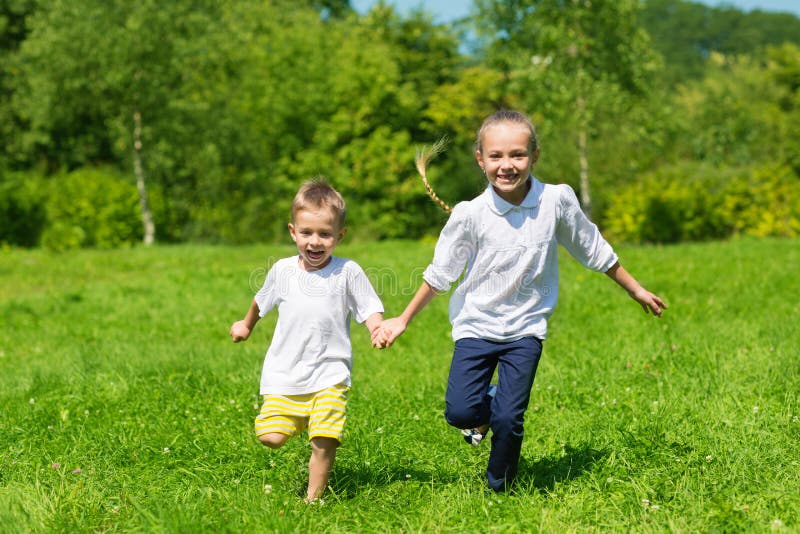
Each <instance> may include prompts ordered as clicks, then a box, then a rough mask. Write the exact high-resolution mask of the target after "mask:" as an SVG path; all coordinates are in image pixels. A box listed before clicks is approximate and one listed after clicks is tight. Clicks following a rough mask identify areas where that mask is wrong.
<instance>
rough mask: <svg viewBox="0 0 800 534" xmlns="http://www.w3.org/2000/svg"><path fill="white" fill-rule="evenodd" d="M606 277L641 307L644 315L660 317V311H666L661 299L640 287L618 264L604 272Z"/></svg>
mask: <svg viewBox="0 0 800 534" xmlns="http://www.w3.org/2000/svg"><path fill="white" fill-rule="evenodd" d="M606 275H608V277H609V278H611V279H612V280H614V281H615V282H616V283H617V284H619V285H620V287H622V289H624V290H625V291H627V292H628V294H629V295H630V296H631V298H632V299H633V300H635V301H636V302H638V303H639V304H640V305H641V307H642V309H643V310H644V312H645V313H647V312H652V313H653V315H655V316H658V317H661V310H666V309H667V305H666V304H664V301H663V300H661V297H659V296H658V295H654V294H653V293H651V292H649V291H648V290H646V289H645V288H644V287H642V286H641V284H639V282H637V281H636V279H635V278H634V277H633V276H631V274H630V273H629V272H628V271H626V270H625V268H624V267H623V266H622V265H620V263H619V262H616V263H615V264H614V265H612V266H611V268H610V269H609V270H607V271H606Z"/></svg>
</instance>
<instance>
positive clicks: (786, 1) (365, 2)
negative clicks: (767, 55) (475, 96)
mask: <svg viewBox="0 0 800 534" xmlns="http://www.w3.org/2000/svg"><path fill="white" fill-rule="evenodd" d="M386 1H387V2H388V3H390V4H393V5H394V6H395V7H396V8H397V9H398V11H400V12H401V13H404V12H406V11H407V10H409V9H412V8H416V7H419V6H424V8H425V10H426V11H429V12H431V13H432V14H433V15H434V20H435V21H436V22H446V21H448V20H452V19H455V18H459V17H463V16H465V15H467V14H468V13H469V8H470V6H471V5H472V2H471V1H470V0H386ZM700 1H701V2H702V3H704V4H708V5H710V6H733V7H736V8H739V9H741V10H743V11H750V10H753V9H760V10H762V11H779V12H785V13H793V14H795V15H797V16H800V0H700ZM374 3H375V0H350V5H352V6H353V7H354V8H355V9H356V11H358V12H360V13H365V12H366V11H368V10H369V7H370V6H371V5H372V4H374Z"/></svg>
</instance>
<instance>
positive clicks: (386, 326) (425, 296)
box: [372, 280, 438, 347]
mask: <svg viewBox="0 0 800 534" xmlns="http://www.w3.org/2000/svg"><path fill="white" fill-rule="evenodd" d="M437 294H438V291H437V290H436V289H434V288H433V287H432V286H431V285H430V284H429V283H428V282H426V281H424V280H423V281H422V285H421V286H420V287H419V289H418V290H417V293H416V294H415V295H414V297H413V298H412V299H411V302H409V303H408V306H406V309H405V310H403V313H401V314H400V316H399V317H394V318H392V319H386V320H385V321H383V323H381V328H380V329H379V330H377V331H376V332H375V333H373V335H372V344H373V345H374V346H376V347H377V346H380V347H390V346H391V345H392V343H394V341H395V339H397V338H398V337H400V335H401V334H402V333H403V332H405V330H406V327H407V326H408V324H409V323H410V322H411V320H412V319H414V316H415V315H417V314H418V313H419V312H420V311H422V309H423V308H424V307H425V306H427V305H428V303H429V302H430V301H431V300H432V299H433V297H435V296H436V295H437Z"/></svg>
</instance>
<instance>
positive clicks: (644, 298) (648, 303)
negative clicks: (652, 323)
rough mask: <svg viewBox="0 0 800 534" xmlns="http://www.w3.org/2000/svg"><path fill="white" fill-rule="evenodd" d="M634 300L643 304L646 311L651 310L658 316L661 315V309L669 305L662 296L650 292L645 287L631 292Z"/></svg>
mask: <svg viewBox="0 0 800 534" xmlns="http://www.w3.org/2000/svg"><path fill="white" fill-rule="evenodd" d="M630 295H631V297H632V298H633V300H635V301H636V302H638V303H639V305H641V307H642V309H643V310H644V312H645V313H648V312H651V313H652V314H653V315H655V316H656V317H661V311H662V310H666V309H667V305H666V304H665V303H664V301H663V300H661V297H659V296H658V295H655V294H653V293H650V292H649V291H648V290H646V289H645V288H643V287H640V288H639V289H638V290H637V291H635V292H633V293H631V294H630Z"/></svg>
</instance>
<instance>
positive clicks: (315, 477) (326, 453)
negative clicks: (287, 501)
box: [306, 437, 339, 502]
mask: <svg viewBox="0 0 800 534" xmlns="http://www.w3.org/2000/svg"><path fill="white" fill-rule="evenodd" d="M338 447H339V441H338V440H336V439H333V438H325V437H315V438H311V459H310V460H309V461H308V493H307V495H306V500H307V501H308V502H311V501H313V500H314V499H318V498H320V497H321V496H322V494H323V493H324V492H325V488H326V487H327V486H328V478H329V477H330V474H331V469H332V468H333V461H334V460H335V459H336V449H337V448H338Z"/></svg>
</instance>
